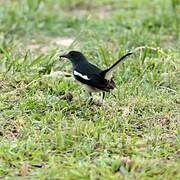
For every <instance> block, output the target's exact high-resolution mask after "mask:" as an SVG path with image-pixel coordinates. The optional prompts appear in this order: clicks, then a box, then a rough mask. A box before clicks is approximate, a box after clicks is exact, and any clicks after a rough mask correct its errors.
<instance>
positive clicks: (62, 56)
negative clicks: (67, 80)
mask: <svg viewBox="0 0 180 180" xmlns="http://www.w3.org/2000/svg"><path fill="white" fill-rule="evenodd" d="M61 58H68V55H67V54H62V55H60V56H59V59H60V60H61Z"/></svg>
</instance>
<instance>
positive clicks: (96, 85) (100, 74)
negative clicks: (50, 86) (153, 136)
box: [60, 51, 132, 101]
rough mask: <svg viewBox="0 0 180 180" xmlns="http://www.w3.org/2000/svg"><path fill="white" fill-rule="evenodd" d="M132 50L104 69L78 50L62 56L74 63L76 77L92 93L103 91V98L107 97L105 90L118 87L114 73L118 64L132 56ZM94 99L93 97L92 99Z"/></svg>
mask: <svg viewBox="0 0 180 180" xmlns="http://www.w3.org/2000/svg"><path fill="white" fill-rule="evenodd" d="M131 54H132V52H129V53H127V54H125V55H124V56H122V57H121V58H120V59H118V60H117V61H116V62H115V63H114V64H113V65H112V66H110V67H109V68H107V69H105V70H102V69H100V68H98V67H97V66H95V65H94V64H91V63H90V62H88V60H87V59H86V57H85V56H84V55H83V54H82V53H81V52H78V51H70V52H69V53H68V54H64V55H61V56H60V58H67V59H69V60H70V61H71V63H72V65H73V75H74V78H75V79H76V80H77V81H79V82H80V83H81V84H82V85H83V86H84V87H85V88H86V89H87V90H88V92H89V93H90V95H92V94H91V93H92V92H99V91H102V92H103V96H102V100H103V99H104V97H105V92H108V91H110V90H112V89H114V88H115V87H116V85H115V82H114V81H113V79H112V74H113V72H114V71H115V70H116V68H117V67H118V65H119V64H120V63H121V62H122V61H123V60H125V59H126V57H128V56H130V55H131ZM90 101H92V98H91V100H90Z"/></svg>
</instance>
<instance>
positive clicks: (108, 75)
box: [101, 52, 133, 80]
mask: <svg viewBox="0 0 180 180" xmlns="http://www.w3.org/2000/svg"><path fill="white" fill-rule="evenodd" d="M131 54H133V53H132V52H129V53H127V54H125V55H124V56H122V57H121V58H120V59H118V60H117V61H116V62H115V63H114V64H113V65H112V66H111V67H109V68H108V69H105V70H104V71H102V72H101V75H102V76H103V77H104V78H105V79H107V80H111V78H112V73H113V72H114V70H115V69H116V68H117V67H118V65H119V64H120V63H121V62H122V61H123V60H126V58H127V57H128V56H130V55H131Z"/></svg>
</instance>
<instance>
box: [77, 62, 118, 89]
mask: <svg viewBox="0 0 180 180" xmlns="http://www.w3.org/2000/svg"><path fill="white" fill-rule="evenodd" d="M101 72H102V70H101V69H99V68H98V67H96V66H95V65H93V64H91V63H84V64H80V65H79V66H76V67H75V68H74V70H73V74H74V77H75V79H76V80H78V81H80V82H81V83H82V84H86V85H89V86H91V87H93V88H97V89H100V90H103V91H109V90H110V89H113V88H114V86H115V85H114V83H113V82H108V81H107V80H106V79H104V77H103V76H101V74H100V73H101Z"/></svg>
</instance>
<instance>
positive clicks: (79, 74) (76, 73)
mask: <svg viewBox="0 0 180 180" xmlns="http://www.w3.org/2000/svg"><path fill="white" fill-rule="evenodd" d="M74 75H76V76H79V77H81V78H83V79H85V80H90V79H89V78H88V77H87V75H83V74H81V73H79V72H77V71H75V70H74Z"/></svg>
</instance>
